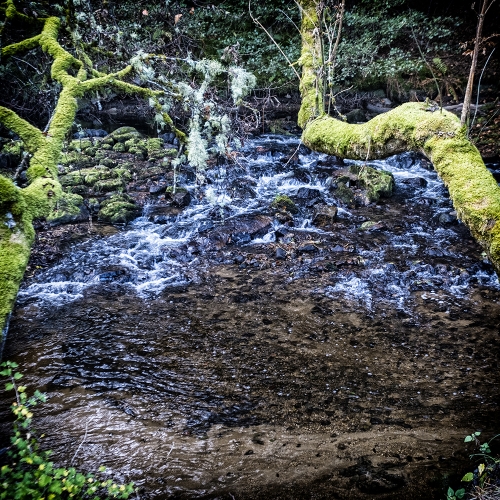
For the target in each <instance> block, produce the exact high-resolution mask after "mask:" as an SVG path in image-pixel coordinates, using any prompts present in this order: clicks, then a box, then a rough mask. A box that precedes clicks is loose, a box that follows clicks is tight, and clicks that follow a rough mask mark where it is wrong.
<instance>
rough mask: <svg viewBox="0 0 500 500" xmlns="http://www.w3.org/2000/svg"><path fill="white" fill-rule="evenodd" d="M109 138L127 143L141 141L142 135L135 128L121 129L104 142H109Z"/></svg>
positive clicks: (112, 133)
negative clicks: (132, 140)
mask: <svg viewBox="0 0 500 500" xmlns="http://www.w3.org/2000/svg"><path fill="white" fill-rule="evenodd" d="M109 138H111V139H113V141H114V142H121V143H125V142H126V141H128V140H130V139H141V138H142V134H141V133H140V132H138V131H137V130H136V129H135V128H134V127H120V128H117V129H116V130H115V131H113V132H111V134H109V135H108V136H107V137H105V138H104V141H107V140H109Z"/></svg>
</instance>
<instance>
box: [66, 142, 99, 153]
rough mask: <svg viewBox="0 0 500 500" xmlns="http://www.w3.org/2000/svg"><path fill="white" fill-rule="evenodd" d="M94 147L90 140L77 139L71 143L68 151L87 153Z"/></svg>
mask: <svg viewBox="0 0 500 500" xmlns="http://www.w3.org/2000/svg"><path fill="white" fill-rule="evenodd" d="M92 146H93V144H92V141H91V140H90V139H76V140H74V141H71V142H70V144H69V146H68V151H85V150H86V149H87V148H91V147H92Z"/></svg>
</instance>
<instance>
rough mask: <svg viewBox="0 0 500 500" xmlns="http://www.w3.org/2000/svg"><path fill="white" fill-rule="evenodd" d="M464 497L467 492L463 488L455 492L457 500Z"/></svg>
mask: <svg viewBox="0 0 500 500" xmlns="http://www.w3.org/2000/svg"><path fill="white" fill-rule="evenodd" d="M464 495H465V490H464V489H463V488H461V489H459V490H457V491H455V496H456V497H457V498H463V497H464Z"/></svg>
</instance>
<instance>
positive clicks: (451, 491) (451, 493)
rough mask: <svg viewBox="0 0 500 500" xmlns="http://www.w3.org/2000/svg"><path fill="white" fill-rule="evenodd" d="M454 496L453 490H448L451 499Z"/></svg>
mask: <svg viewBox="0 0 500 500" xmlns="http://www.w3.org/2000/svg"><path fill="white" fill-rule="evenodd" d="M454 494H455V492H454V491H453V489H452V488H448V497H449V498H451V497H453V495H454Z"/></svg>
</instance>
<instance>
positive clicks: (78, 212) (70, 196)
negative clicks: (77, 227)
mask: <svg viewBox="0 0 500 500" xmlns="http://www.w3.org/2000/svg"><path fill="white" fill-rule="evenodd" d="M88 218H89V212H88V210H87V208H86V207H85V205H84V203H83V198H82V197H81V196H79V195H78V194H74V193H63V194H62V196H61V197H60V198H59V199H58V200H57V203H56V205H55V207H54V209H53V210H52V212H51V213H50V214H49V215H48V216H47V222H49V223H50V224H51V225H52V226H56V225H59V224H68V223H75V222H83V221H86V220H88Z"/></svg>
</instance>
